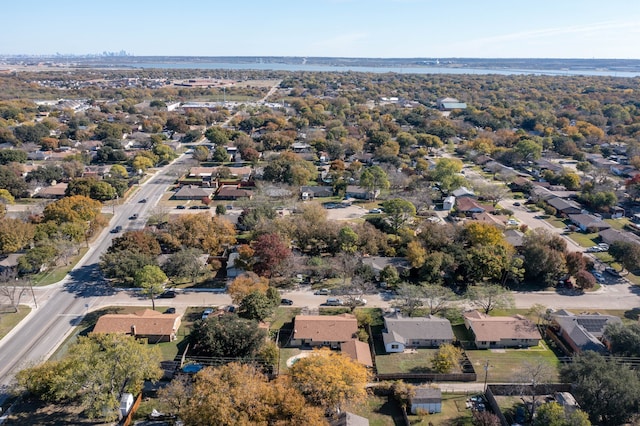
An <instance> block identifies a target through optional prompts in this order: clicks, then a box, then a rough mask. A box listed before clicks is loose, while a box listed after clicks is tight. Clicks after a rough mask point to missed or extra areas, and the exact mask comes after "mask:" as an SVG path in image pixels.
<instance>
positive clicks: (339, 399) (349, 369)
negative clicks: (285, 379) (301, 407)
mask: <svg viewBox="0 0 640 426" xmlns="http://www.w3.org/2000/svg"><path fill="white" fill-rule="evenodd" d="M290 375H291V380H292V381H293V384H294V386H295V387H296V388H297V389H298V390H299V391H300V392H301V393H302V395H304V397H305V398H306V399H307V401H308V402H310V403H312V404H314V405H317V406H320V407H323V408H324V409H325V410H326V411H328V412H333V413H335V412H338V411H340V409H341V407H342V405H343V404H344V403H346V402H349V403H352V404H353V403H358V402H360V401H362V400H363V399H364V398H365V397H366V395H367V390H366V385H367V381H368V380H369V373H368V371H367V369H366V368H365V366H364V365H362V364H360V363H359V362H357V361H355V360H353V359H352V358H350V357H348V356H347V355H344V354H342V353H337V352H332V351H330V350H329V349H326V348H325V349H320V350H316V351H314V352H313V353H311V354H310V355H309V356H307V357H306V358H302V359H300V360H298V361H297V362H296V363H295V364H293V367H291V370H290Z"/></svg>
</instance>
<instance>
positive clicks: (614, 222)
mask: <svg viewBox="0 0 640 426" xmlns="http://www.w3.org/2000/svg"><path fill="white" fill-rule="evenodd" d="M604 221H605V222H607V223H608V224H609V225H611V227H612V228H613V229H617V230H618V231H621V230H623V229H624V227H625V226H626V225H627V224H629V223H631V221H630V220H629V219H628V218H626V217H621V218H620V219H605V220H604Z"/></svg>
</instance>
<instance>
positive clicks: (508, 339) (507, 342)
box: [462, 311, 542, 349]
mask: <svg viewBox="0 0 640 426" xmlns="http://www.w3.org/2000/svg"><path fill="white" fill-rule="evenodd" d="M462 316H463V318H464V325H465V326H466V327H467V329H468V330H471V332H472V333H473V336H474V342H475V345H476V347H477V348H478V349H489V348H519V347H529V346H536V345H538V342H539V341H540V339H541V338H542V336H541V335H540V332H539V331H538V327H537V326H536V325H535V324H534V323H532V322H531V321H529V320H528V319H526V318H525V317H523V316H522V315H514V316H512V317H492V316H489V315H486V314H483V313H481V312H478V311H470V312H465V313H464V314H463V315H462Z"/></svg>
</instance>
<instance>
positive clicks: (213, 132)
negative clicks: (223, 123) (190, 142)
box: [204, 126, 229, 146]
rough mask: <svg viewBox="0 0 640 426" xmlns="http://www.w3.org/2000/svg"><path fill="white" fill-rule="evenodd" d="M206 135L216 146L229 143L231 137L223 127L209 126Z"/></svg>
mask: <svg viewBox="0 0 640 426" xmlns="http://www.w3.org/2000/svg"><path fill="white" fill-rule="evenodd" d="M204 135H205V137H206V138H207V139H209V142H211V143H213V144H215V145H216V146H224V145H226V144H228V143H229V137H228V136H227V132H226V131H225V130H224V129H223V128H221V127H216V126H214V127H209V128H208V129H207V131H206V132H204Z"/></svg>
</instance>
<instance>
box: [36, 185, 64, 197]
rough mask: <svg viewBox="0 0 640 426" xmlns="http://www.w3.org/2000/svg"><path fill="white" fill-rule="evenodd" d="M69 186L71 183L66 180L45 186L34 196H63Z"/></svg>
mask: <svg viewBox="0 0 640 426" xmlns="http://www.w3.org/2000/svg"><path fill="white" fill-rule="evenodd" d="M67 186H69V184H68V183H66V182H60V183H56V184H54V185H51V186H45V187H44V188H39V189H38V190H37V192H36V193H35V194H33V196H34V197H35V198H63V197H64V196H65V195H66V192H67Z"/></svg>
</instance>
